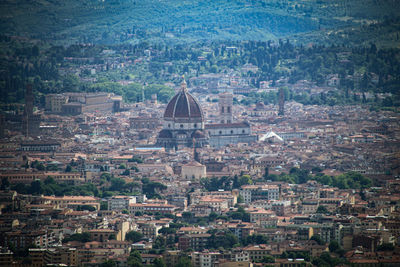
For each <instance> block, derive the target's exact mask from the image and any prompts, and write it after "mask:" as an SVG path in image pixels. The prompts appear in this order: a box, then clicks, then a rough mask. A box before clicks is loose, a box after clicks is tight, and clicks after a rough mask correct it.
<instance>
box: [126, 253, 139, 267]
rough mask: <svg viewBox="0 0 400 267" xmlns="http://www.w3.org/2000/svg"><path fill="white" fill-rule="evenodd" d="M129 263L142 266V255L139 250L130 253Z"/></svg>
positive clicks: (131, 265)
mask: <svg viewBox="0 0 400 267" xmlns="http://www.w3.org/2000/svg"><path fill="white" fill-rule="evenodd" d="M127 263H128V266H129V267H142V266H143V264H142V256H141V255H140V253H139V251H137V250H132V251H131V253H130V254H129V257H128V261H127Z"/></svg>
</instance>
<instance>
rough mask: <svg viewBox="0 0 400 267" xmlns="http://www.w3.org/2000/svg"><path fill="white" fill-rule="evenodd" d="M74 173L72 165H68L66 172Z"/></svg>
mask: <svg viewBox="0 0 400 267" xmlns="http://www.w3.org/2000/svg"><path fill="white" fill-rule="evenodd" d="M71 171H72V167H71V165H69V164H68V165H67V167H66V168H65V172H71Z"/></svg>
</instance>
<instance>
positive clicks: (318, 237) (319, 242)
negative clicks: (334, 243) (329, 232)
mask: <svg viewBox="0 0 400 267" xmlns="http://www.w3.org/2000/svg"><path fill="white" fill-rule="evenodd" d="M310 240H314V241H316V242H317V243H318V245H323V244H325V242H324V241H323V240H322V239H321V237H320V236H319V235H313V236H312V237H311V238H310Z"/></svg>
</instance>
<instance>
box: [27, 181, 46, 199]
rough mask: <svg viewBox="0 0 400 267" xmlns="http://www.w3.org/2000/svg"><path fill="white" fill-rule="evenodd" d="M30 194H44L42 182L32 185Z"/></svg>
mask: <svg viewBox="0 0 400 267" xmlns="http://www.w3.org/2000/svg"><path fill="white" fill-rule="evenodd" d="M29 194H32V195H40V194H43V183H42V181H40V180H35V181H33V182H32V183H31V186H30V189H29Z"/></svg>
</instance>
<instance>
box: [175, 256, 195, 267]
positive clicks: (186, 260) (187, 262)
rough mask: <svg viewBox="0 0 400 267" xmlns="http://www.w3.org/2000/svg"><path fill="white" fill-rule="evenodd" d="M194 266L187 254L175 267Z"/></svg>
mask: <svg viewBox="0 0 400 267" xmlns="http://www.w3.org/2000/svg"><path fill="white" fill-rule="evenodd" d="M192 266H193V265H192V262H191V260H190V259H189V258H188V257H186V256H182V257H180V258H179V260H178V263H177V264H176V265H175V267H192Z"/></svg>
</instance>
